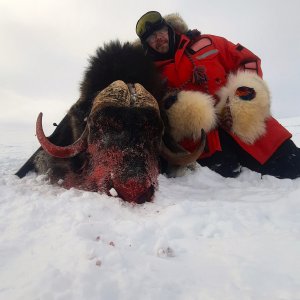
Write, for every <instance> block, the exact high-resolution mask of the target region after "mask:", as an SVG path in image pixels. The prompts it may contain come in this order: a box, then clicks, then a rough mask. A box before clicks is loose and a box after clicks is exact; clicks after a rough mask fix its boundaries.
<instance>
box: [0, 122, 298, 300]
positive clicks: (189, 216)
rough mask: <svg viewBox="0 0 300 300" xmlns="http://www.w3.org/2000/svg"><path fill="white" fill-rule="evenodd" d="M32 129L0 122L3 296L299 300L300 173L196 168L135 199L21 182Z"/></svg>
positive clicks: (32, 145)
mask: <svg viewBox="0 0 300 300" xmlns="http://www.w3.org/2000/svg"><path fill="white" fill-rule="evenodd" d="M281 122H282V123H283V124H286V126H287V128H288V129H289V130H290V131H291V132H293V133H294V137H293V140H294V141H295V142H296V144H297V145H298V146H300V118H294V119H287V120H281ZM33 130H34V129H33V128H31V126H25V125H20V124H16V125H15V126H13V125H11V124H10V125H9V126H8V125H7V124H0V132H1V135H2V136H1V144H0V232H1V234H0V299H5V300H10V299H13V300H15V299H20V300H21V299H22V300H24V299H28V300H29V299H30V300H32V299H34V300H35V299H43V300H44V299H45V300H51V299H60V300H69V299H89V300H93V299H109V300H113V299H122V300H123V299H128V300H129V299H130V300H131V299H146V300H147V299H149V300H150V299H164V300H166V299H172V300H173V299H201V300H202V299H204V300H205V299H239V300H240V299H255V300H260V299H272V300H275V299H278V300H279V299H280V300H285V299H286V300H293V299H300V197H299V196H300V179H296V180H288V179H285V180H279V179H276V178H274V177H271V176H264V177H263V178H261V176H260V175H259V174H257V173H254V172H251V171H250V170H244V171H243V173H242V174H241V176H240V177H238V178H237V179H228V178H222V177H221V176H219V175H218V174H215V173H214V172H212V171H210V170H209V169H207V168H201V167H198V168H196V170H195V171H187V173H186V174H185V176H183V177H181V178H175V179H168V178H166V177H164V176H162V175H160V177H159V188H158V190H157V192H156V194H155V199H154V202H153V203H146V204H143V205H131V204H128V203H124V202H123V201H122V200H120V199H119V198H118V197H109V196H107V195H101V194H98V193H92V192H84V191H80V190H76V189H71V190H65V189H63V188H62V187H60V186H59V185H57V186H53V185H50V184H49V183H48V181H47V179H46V178H45V176H36V174H33V173H31V174H30V175H29V176H27V177H25V178H23V179H18V178H17V177H16V176H15V175H13V174H14V172H16V171H17V169H18V168H19V167H20V166H21V165H22V164H23V163H24V162H25V160H26V159H27V158H28V157H29V156H30V155H31V154H32V153H33V152H34V150H35V149H36V148H37V146H38V143H37V141H36V138H35V136H34V133H33V132H34V131H33ZM115 196H116V195H115Z"/></svg>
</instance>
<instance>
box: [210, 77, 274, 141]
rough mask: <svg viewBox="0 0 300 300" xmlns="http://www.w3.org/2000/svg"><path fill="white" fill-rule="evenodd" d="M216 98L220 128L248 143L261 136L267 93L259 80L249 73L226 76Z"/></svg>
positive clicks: (267, 104) (262, 133)
mask: <svg viewBox="0 0 300 300" xmlns="http://www.w3.org/2000/svg"><path fill="white" fill-rule="evenodd" d="M217 95H218V96H219V98H220V102H219V103H218V104H217V106H216V110H217V113H218V115H219V118H220V123H221V125H222V123H223V125H224V127H225V128H226V129H228V130H231V131H232V132H233V133H234V134H236V135H237V136H238V137H239V138H240V139H241V140H242V141H244V142H245V143H248V144H252V143H254V142H255V141H256V140H257V139H258V138H259V137H261V136H262V135H264V134H265V132H266V127H265V120H266V119H267V118H268V117H270V115H271V112H270V92H269V89H268V86H267V84H266V82H265V81H264V80H263V79H262V78H260V77H259V76H258V75H257V74H255V73H253V72H243V71H240V72H238V73H237V74H230V75H229V77H228V81H227V84H226V86H224V87H223V88H221V89H220V90H219V91H218V93H217ZM229 115H230V116H229ZM230 117H231V120H229V118H230ZM228 124H230V126H229V127H230V128H228Z"/></svg>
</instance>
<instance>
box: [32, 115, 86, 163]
mask: <svg viewBox="0 0 300 300" xmlns="http://www.w3.org/2000/svg"><path fill="white" fill-rule="evenodd" d="M42 117H43V114H42V113H40V114H39V116H38V118H37V121H36V136H37V138H38V140H39V142H40V144H41V146H42V148H43V149H44V150H45V151H46V152H47V153H48V154H50V155H51V156H55V157H59V158H68V157H73V156H75V155H77V154H78V153H80V152H82V151H83V150H85V149H86V139H85V135H86V134H87V130H88V129H87V127H86V128H85V130H84V132H83V133H82V135H81V137H80V138H79V139H78V140H77V141H75V142H74V143H73V144H72V145H69V146H64V147H62V146H56V145H54V144H52V143H51V142H50V141H49V140H48V138H47V137H46V136H45V133H44V130H43V126H42Z"/></svg>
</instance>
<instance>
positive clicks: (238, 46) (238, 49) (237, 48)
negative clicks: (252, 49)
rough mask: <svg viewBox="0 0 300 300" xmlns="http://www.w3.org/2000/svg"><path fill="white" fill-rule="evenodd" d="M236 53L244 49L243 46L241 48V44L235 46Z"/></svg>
mask: <svg viewBox="0 0 300 300" xmlns="http://www.w3.org/2000/svg"><path fill="white" fill-rule="evenodd" d="M235 49H236V50H237V51H242V50H243V49H244V46H242V45H241V44H237V46H236V48H235Z"/></svg>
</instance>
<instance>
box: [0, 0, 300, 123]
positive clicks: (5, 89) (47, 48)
mask: <svg viewBox="0 0 300 300" xmlns="http://www.w3.org/2000/svg"><path fill="white" fill-rule="evenodd" d="M148 10H158V11H160V12H161V13H162V14H163V15H164V14H169V13H173V12H178V13H180V14H181V16H182V17H183V18H184V19H185V21H186V22H187V24H188V25H189V27H190V28H198V29H199V30H200V31H201V32H203V33H210V34H214V35H219V36H223V37H226V38H227V39H229V40H230V41H232V42H234V43H241V44H242V45H244V46H245V47H247V48H249V49H250V50H251V51H252V52H254V53H256V54H257V55H258V56H259V57H260V58H261V59H262V67H263V71H264V79H265V80H266V81H267V82H268V84H269V87H270V89H271V92H272V111H273V115H274V116H275V117H277V118H284V117H292V116H300V93H299V88H300V58H299V55H300V18H299V11H300V1H298V0H286V1H272V0H266V1H264V0H252V1H241V0H226V1H223V0H209V1H203V0H196V1H188V0H185V1H183V0H182V1H176V0H172V1H162V0H159V1H156V0H154V1H153V0H148V1H144V0H134V1H128V0H126V1H121V0H120V1H116V0H109V1H101V0H36V1H34V0H23V1H22V0H19V1H18V0H0V51H1V55H0V101H1V112H0V119H1V121H3V122H6V121H7V122H9V121H15V120H18V121H22V122H28V123H32V124H34V123H35V120H36V116H37V114H38V113H39V112H40V111H43V112H44V118H45V119H46V120H48V121H49V122H59V121H60V119H61V118H62V117H63V115H64V114H65V113H66V111H67V109H68V108H69V107H70V106H71V105H72V103H74V102H75V101H76V100H77V99H78V96H79V83H80V81H81V80H82V76H83V72H84V70H85V68H86V67H87V65H88V62H87V59H88V57H89V55H93V54H94V53H95V50H96V48H97V47H99V46H101V45H103V43H104V42H107V41H109V40H112V39H117V38H118V39H120V40H122V41H126V40H134V39H136V35H135V24H136V21H137V19H138V18H139V17H140V16H141V15H142V14H144V13H145V12H147V11H148Z"/></svg>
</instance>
